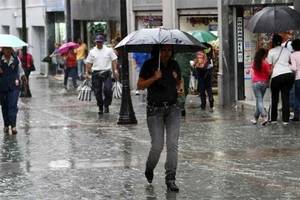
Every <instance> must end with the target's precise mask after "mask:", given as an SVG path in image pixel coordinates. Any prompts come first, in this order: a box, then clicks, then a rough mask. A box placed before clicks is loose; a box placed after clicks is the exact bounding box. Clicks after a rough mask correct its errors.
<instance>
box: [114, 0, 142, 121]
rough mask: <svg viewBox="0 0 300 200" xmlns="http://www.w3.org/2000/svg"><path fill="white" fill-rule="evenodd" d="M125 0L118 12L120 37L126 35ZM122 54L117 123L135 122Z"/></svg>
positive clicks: (124, 55) (125, 61)
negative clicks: (120, 94)
mask: <svg viewBox="0 0 300 200" xmlns="http://www.w3.org/2000/svg"><path fill="white" fill-rule="evenodd" d="M126 9H127V8H126V0H120V13H121V37H122V38H124V37H125V36H126V35H127V12H126ZM121 56H122V63H121V64H122V68H121V70H122V73H121V76H122V77H121V80H122V85H123V87H122V101H121V108H120V114H119V121H118V124H137V120H136V118H135V114H134V111H133V107H132V101H131V96H130V88H129V67H128V53H127V52H125V51H121Z"/></svg>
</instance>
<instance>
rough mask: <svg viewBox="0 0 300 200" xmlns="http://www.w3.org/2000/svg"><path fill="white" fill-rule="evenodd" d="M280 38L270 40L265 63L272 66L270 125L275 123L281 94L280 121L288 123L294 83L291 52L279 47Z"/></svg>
mask: <svg viewBox="0 0 300 200" xmlns="http://www.w3.org/2000/svg"><path fill="white" fill-rule="evenodd" d="M281 43H282V37H281V36H280V35H277V34H275V35H274V36H273V38H272V47H273V48H272V49H270V50H269V53H268V57H267V61H268V63H270V64H272V76H271V99H272V102H271V123H276V122H277V117H278V102H279V93H281V104H282V121H283V124H284V125H287V124H288V123H289V116H290V102H289V94H290V89H291V88H292V86H293V83H294V74H293V72H292V70H291V69H290V68H289V59H290V55H291V52H290V51H289V50H288V49H287V48H284V47H282V46H281Z"/></svg>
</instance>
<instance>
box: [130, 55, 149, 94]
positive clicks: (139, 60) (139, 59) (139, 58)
mask: <svg viewBox="0 0 300 200" xmlns="http://www.w3.org/2000/svg"><path fill="white" fill-rule="evenodd" d="M132 58H133V59H134V61H135V73H136V77H139V74H140V71H141V68H142V66H143V64H144V62H145V61H146V60H149V59H150V58H151V54H150V53H146V52H134V53H133V54H132ZM135 95H140V92H139V90H136V91H135Z"/></svg>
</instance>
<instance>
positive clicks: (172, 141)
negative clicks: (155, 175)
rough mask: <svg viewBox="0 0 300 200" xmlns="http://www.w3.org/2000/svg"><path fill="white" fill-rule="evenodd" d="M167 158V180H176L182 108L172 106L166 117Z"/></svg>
mask: <svg viewBox="0 0 300 200" xmlns="http://www.w3.org/2000/svg"><path fill="white" fill-rule="evenodd" d="M165 123H166V145H167V160H166V163H165V169H166V181H169V180H175V176H176V169H177V160H178V138H179V132H180V108H179V107H178V106H177V105H173V106H170V108H169V110H168V114H167V115H166V119H165Z"/></svg>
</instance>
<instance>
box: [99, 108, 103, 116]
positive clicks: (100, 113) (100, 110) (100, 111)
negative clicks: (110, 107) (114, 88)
mask: <svg viewBox="0 0 300 200" xmlns="http://www.w3.org/2000/svg"><path fill="white" fill-rule="evenodd" d="M98 115H103V108H102V107H99V112H98Z"/></svg>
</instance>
